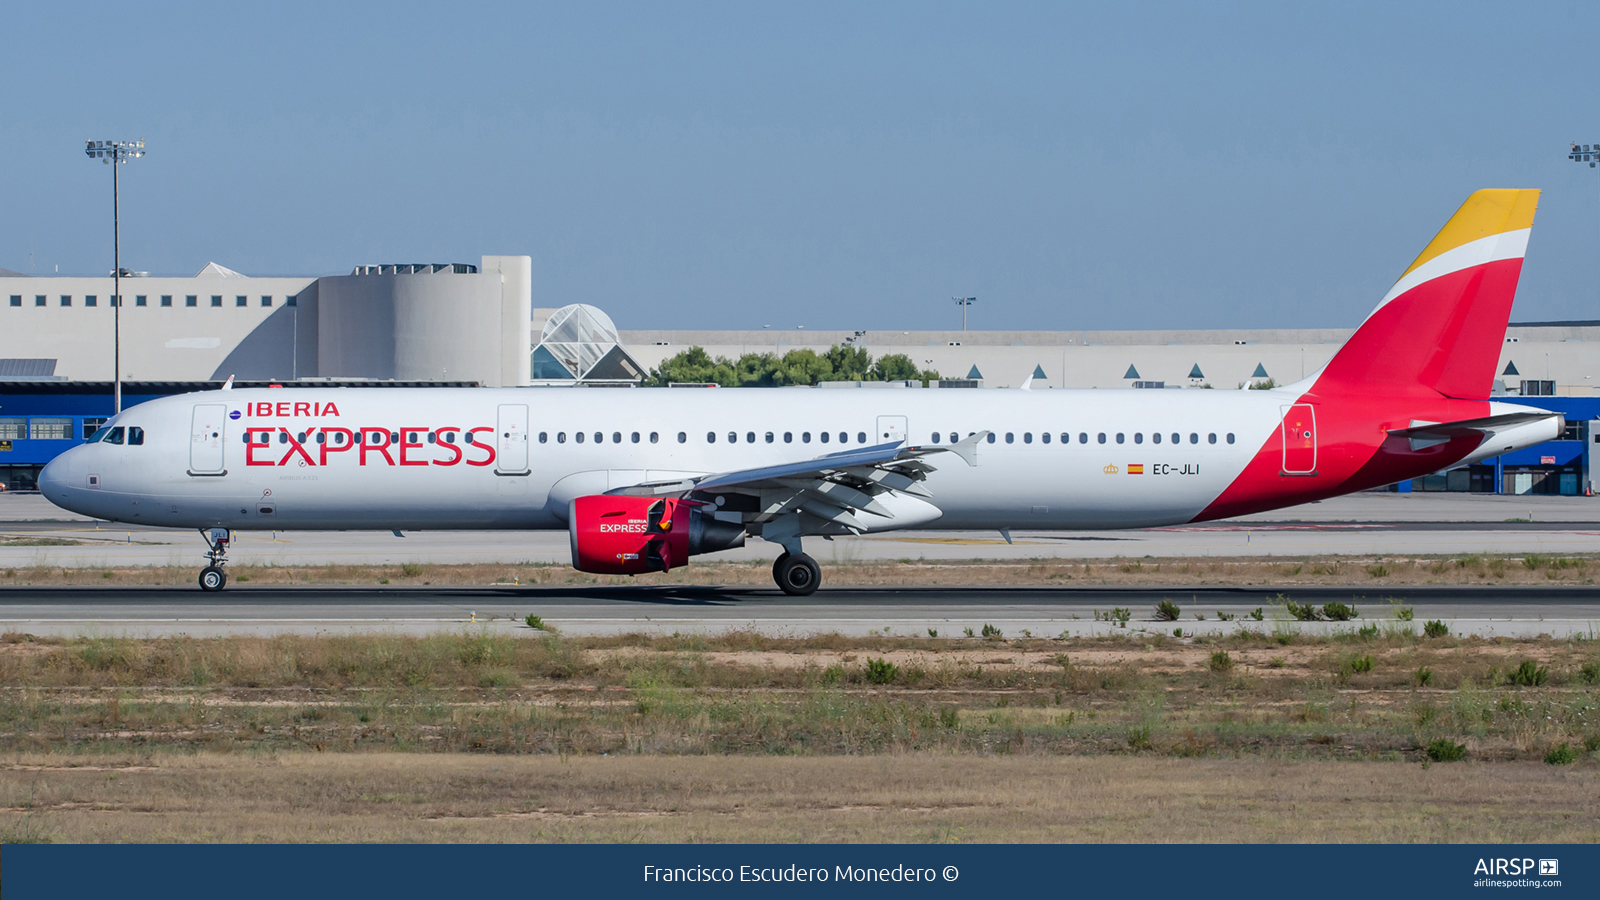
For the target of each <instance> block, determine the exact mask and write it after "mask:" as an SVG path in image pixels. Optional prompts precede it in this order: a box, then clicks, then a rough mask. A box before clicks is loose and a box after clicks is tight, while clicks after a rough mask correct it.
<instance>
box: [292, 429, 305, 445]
mask: <svg viewBox="0 0 1600 900" xmlns="http://www.w3.org/2000/svg"><path fill="white" fill-rule="evenodd" d="M294 440H295V443H297V444H304V443H305V442H306V433H305V432H304V431H302V432H300V433H299V434H297V435H295V438H294Z"/></svg>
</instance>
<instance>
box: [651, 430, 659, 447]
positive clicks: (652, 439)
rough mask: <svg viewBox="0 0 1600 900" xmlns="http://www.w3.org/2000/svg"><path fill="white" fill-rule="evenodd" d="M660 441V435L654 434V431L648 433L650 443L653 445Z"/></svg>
mask: <svg viewBox="0 0 1600 900" xmlns="http://www.w3.org/2000/svg"><path fill="white" fill-rule="evenodd" d="M660 440H661V435H660V434H658V433H656V432H654V431H652V432H650V443H652V444H654V443H656V442H658V441H660Z"/></svg>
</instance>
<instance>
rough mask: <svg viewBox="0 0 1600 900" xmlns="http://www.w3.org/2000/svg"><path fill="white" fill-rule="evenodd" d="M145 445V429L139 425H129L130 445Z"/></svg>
mask: <svg viewBox="0 0 1600 900" xmlns="http://www.w3.org/2000/svg"><path fill="white" fill-rule="evenodd" d="M143 445H144V429H143V428H140V427H139V426H137V425H130V426H128V446H129V447H139V446H143Z"/></svg>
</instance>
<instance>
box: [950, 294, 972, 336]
mask: <svg viewBox="0 0 1600 900" xmlns="http://www.w3.org/2000/svg"><path fill="white" fill-rule="evenodd" d="M950 299H951V300H954V301H955V302H956V305H957V306H959V307H961V331H962V332H963V333H965V332H966V330H967V307H969V306H971V305H972V304H974V303H977V302H978V298H977V297H951V298H950Z"/></svg>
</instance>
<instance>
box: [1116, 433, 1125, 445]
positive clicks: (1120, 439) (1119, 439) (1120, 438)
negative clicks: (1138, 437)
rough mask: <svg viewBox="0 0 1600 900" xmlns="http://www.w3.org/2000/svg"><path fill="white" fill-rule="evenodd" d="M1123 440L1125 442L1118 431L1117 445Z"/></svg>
mask: <svg viewBox="0 0 1600 900" xmlns="http://www.w3.org/2000/svg"><path fill="white" fill-rule="evenodd" d="M1124 440H1125V438H1124V437H1123V434H1122V432H1120V431H1119V432H1117V443H1119V444H1120V443H1123V441H1124Z"/></svg>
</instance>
